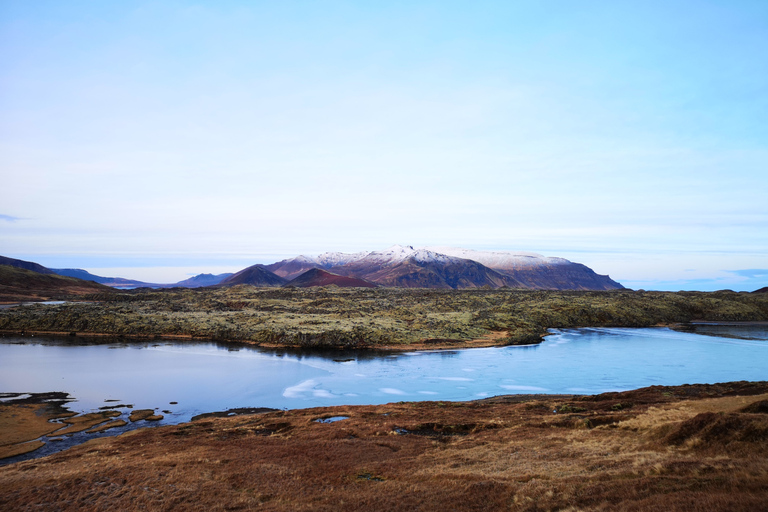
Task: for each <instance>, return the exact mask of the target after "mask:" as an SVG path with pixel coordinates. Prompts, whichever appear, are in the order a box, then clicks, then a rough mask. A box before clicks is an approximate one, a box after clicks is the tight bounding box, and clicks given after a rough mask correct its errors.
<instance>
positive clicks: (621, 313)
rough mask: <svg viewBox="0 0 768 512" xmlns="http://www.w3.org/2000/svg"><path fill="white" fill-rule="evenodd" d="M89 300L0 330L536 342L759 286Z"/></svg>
mask: <svg viewBox="0 0 768 512" xmlns="http://www.w3.org/2000/svg"><path fill="white" fill-rule="evenodd" d="M86 300H92V301H93V302H91V303H67V304H62V305H58V306H50V305H48V306H26V307H20V308H14V309H7V310H2V311H0V329H2V330H13V331H21V330H39V331H61V332H80V333H88V332H92V333H108V334H115V335H126V336H162V335H169V334H174V335H192V336H196V337H201V338H207V339H212V340H220V341H252V342H257V343H271V344H281V345H295V346H311V347H367V346H376V345H385V344H386V345H391V344H405V345H408V344H412V343H418V342H420V341H422V340H425V339H451V340H469V339H474V338H478V337H481V336H483V335H485V334H488V333H489V332H491V331H506V332H507V333H508V334H507V337H506V339H505V340H504V341H503V343H507V344H528V343H536V342H538V341H540V340H541V336H542V335H544V334H546V332H547V329H548V328H567V327H586V326H606V327H608V326H610V327H646V326H652V325H657V324H670V323H682V322H689V321H691V320H714V321H759V320H761V321H766V320H768V297H766V295H765V294H748V293H734V292H714V293H704V292H679V293H670V292H634V291H629V290H621V291H612V292H584V291H570V292H569V291H532V290H424V289H403V288H389V289H387V288H384V289H349V288H336V289H298V288H297V289H273V288H269V289H264V288H254V287H249V286H237V287H233V288H220V289H196V290H183V289H172V290H132V291H126V292H122V293H114V294H100V295H95V296H93V297H88V298H86Z"/></svg>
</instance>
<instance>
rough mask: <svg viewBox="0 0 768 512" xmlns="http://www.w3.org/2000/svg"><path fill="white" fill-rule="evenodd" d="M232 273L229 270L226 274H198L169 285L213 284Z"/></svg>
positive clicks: (200, 285) (198, 286)
mask: <svg viewBox="0 0 768 512" xmlns="http://www.w3.org/2000/svg"><path fill="white" fill-rule="evenodd" d="M232 275H233V274H232V273H231V272H230V273H227V274H217V275H214V274H198V275H196V276H195V277H190V278H189V279H185V280H183V281H179V282H178V283H176V284H173V285H171V286H180V287H182V288H202V287H203V286H214V285H217V284H219V283H220V282H222V281H223V280H225V279H226V278H228V277H230V276H232ZM164 286H168V285H164Z"/></svg>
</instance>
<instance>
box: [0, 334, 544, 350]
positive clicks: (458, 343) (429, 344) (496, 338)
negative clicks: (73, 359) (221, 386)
mask: <svg viewBox="0 0 768 512" xmlns="http://www.w3.org/2000/svg"><path fill="white" fill-rule="evenodd" d="M507 333H508V331H495V332H491V333H489V334H486V335H484V336H481V337H480V338H475V339H470V340H446V339H441V340H439V341H432V340H430V339H426V340H423V341H422V342H420V343H410V344H398V345H392V344H386V345H370V344H365V345H363V344H360V345H354V346H326V345H321V346H311V345H310V346H308V345H296V344H293V345H290V344H280V343H260V342H256V341H250V340H218V339H217V340H214V339H211V337H210V336H196V335H193V334H111V333H104V332H81V331H70V332H66V331H41V330H15V329H0V337H6V336H19V337H31V338H34V337H35V336H55V337H62V338H97V339H104V338H115V339H127V340H132V341H137V342H141V341H205V342H214V343H228V344H233V345H248V346H252V347H258V348H268V349H280V348H285V349H292V350H297V349H307V350H313V349H322V350H371V351H382V352H411V351H419V352H422V351H428V350H455V349H462V348H488V347H506V346H523V345H536V344H539V343H542V342H543V341H544V339H543V338H544V336H547V335H548V333H547V334H543V335H541V340H540V341H538V342H536V343H524V344H523V343H521V344H516V343H513V342H510V343H503V342H500V340H503V339H506V336H507Z"/></svg>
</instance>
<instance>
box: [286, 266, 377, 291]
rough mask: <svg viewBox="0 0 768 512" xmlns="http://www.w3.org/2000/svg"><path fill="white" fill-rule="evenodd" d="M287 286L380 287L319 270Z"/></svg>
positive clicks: (315, 269) (307, 272)
mask: <svg viewBox="0 0 768 512" xmlns="http://www.w3.org/2000/svg"><path fill="white" fill-rule="evenodd" d="M286 286H295V287H297V288H310V287H313V286H338V287H340V288H376V287H378V286H379V285H377V284H375V283H371V282H370V281H366V280H364V279H358V278H356V277H348V276H340V275H338V274H333V273H331V272H327V271H325V270H321V269H319V268H313V269H311V270H307V271H306V272H304V273H303V274H301V275H300V276H299V277H297V278H296V279H294V280H292V281H290V282H289V283H288V284H287V285H286Z"/></svg>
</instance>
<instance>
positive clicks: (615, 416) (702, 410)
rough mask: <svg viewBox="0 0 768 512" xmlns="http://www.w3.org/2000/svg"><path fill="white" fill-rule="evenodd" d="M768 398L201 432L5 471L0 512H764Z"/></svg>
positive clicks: (687, 390)
mask: <svg viewBox="0 0 768 512" xmlns="http://www.w3.org/2000/svg"><path fill="white" fill-rule="evenodd" d="M766 400H768V383H766V382H762V383H731V384H723V385H717V386H681V387H670V388H664V387H653V388H646V389H642V390H637V391H633V392H628V393H611V394H605V395H600V396H596V397H581V398H580V397H545V398H541V397H540V398H539V399H535V398H532V397H520V396H515V397H499V398H494V399H489V400H485V401H481V402H470V403H440V402H428V403H399V404H388V405H382V406H357V407H334V408H323V409H308V410H297V411H278V412H270V413H265V414H257V415H250V416H239V417H233V418H220V419H204V420H200V421H197V422H193V423H189V424H184V425H177V426H170V427H160V428H154V429H145V430H138V431H134V432H133V433H131V434H129V435H123V436H120V437H116V438H104V439H98V440H95V441H91V442H89V443H86V444H84V445H80V446H78V447H75V448H72V449H70V450H67V451H65V452H61V453H59V454H56V455H53V456H50V457H46V458H42V459H36V460H31V461H27V462H21V463H16V464H12V465H9V466H6V467H3V468H0V489H2V493H0V509H2V510H204V511H213V510H250V509H257V508H258V509H259V510H280V511H288V510H291V511H293V510H328V511H331V510H332V511H338V510H408V511H412V510H441V511H447V510H664V511H670V510H671V511H675V510H690V511H693V510H700V511H703V510H745V511H746V510H749V511H754V510H764V509H765V504H766V503H768V457H766V456H767V455H768V414H766V413H765V407H764V405H762V404H764V403H765V401H766ZM555 409H557V410H558V413H556V414H555V413H553V410H555ZM331 416H348V419H346V420H342V421H336V422H333V423H319V422H316V421H315V420H317V419H321V418H327V417H331Z"/></svg>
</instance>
